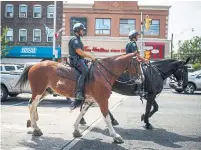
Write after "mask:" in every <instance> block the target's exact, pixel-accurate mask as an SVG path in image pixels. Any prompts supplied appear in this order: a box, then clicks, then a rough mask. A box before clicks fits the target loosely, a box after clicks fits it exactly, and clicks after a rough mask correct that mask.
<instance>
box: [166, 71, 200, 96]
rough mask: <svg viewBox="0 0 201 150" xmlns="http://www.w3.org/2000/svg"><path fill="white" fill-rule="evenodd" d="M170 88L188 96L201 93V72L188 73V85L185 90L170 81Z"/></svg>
mask: <svg viewBox="0 0 201 150" xmlns="http://www.w3.org/2000/svg"><path fill="white" fill-rule="evenodd" d="M169 86H170V87H171V88H173V89H175V91H177V92H179V93H181V92H183V91H184V93H186V94H193V93H194V92H195V91H201V70H198V71H194V72H189V73H188V85H187V87H186V88H185V89H183V88H181V87H179V86H177V83H176V82H174V81H170V83H169Z"/></svg>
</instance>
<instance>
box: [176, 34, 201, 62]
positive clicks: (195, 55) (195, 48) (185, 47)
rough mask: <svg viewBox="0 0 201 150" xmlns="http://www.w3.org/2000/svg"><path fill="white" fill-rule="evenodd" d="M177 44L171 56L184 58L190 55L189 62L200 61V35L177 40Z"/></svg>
mask: <svg viewBox="0 0 201 150" xmlns="http://www.w3.org/2000/svg"><path fill="white" fill-rule="evenodd" d="M178 46H179V48H178V52H177V53H173V58H177V59H182V60H186V59H187V58H188V57H189V56H190V57H191V60H190V62H189V63H191V64H195V63H201V37H198V36H195V37H193V38H192V39H190V40H185V41H184V42H181V41H179V42H178Z"/></svg>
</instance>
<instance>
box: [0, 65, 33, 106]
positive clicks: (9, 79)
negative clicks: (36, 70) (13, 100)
mask: <svg viewBox="0 0 201 150" xmlns="http://www.w3.org/2000/svg"><path fill="white" fill-rule="evenodd" d="M32 64H35V63H26V64H24V67H26V66H28V65H32ZM7 66H9V67H7ZM11 67H12V69H11ZM24 67H23V66H19V65H6V64H1V68H2V70H3V68H4V69H6V68H10V70H9V69H8V70H6V71H5V70H3V71H1V95H0V96H1V101H2V102H3V101H6V100H7V98H8V96H10V97H16V96H17V95H19V94H20V93H31V89H30V86H29V84H27V85H26V86H25V87H24V88H20V87H19V86H17V87H15V85H16V83H17V81H18V79H19V78H20V75H21V73H22V71H23V70H24ZM13 69H14V70H13Z"/></svg>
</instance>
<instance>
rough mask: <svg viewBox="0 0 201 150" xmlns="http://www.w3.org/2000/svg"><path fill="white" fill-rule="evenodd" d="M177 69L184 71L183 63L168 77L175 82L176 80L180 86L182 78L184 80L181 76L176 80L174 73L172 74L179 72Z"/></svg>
mask: <svg viewBox="0 0 201 150" xmlns="http://www.w3.org/2000/svg"><path fill="white" fill-rule="evenodd" d="M179 71H181V72H182V73H183V72H184V65H182V66H181V67H179V68H178V69H177V70H176V71H175V72H174V73H172V74H173V75H172V76H174V77H172V76H170V77H169V78H170V79H171V80H173V81H175V82H178V85H179V86H181V84H182V83H183V80H184V79H183V78H181V80H177V79H175V78H176V77H175V75H174V74H176V73H177V72H179Z"/></svg>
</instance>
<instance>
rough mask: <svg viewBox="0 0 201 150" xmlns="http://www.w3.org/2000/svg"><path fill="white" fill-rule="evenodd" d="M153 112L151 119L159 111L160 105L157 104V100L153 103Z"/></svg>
mask: <svg viewBox="0 0 201 150" xmlns="http://www.w3.org/2000/svg"><path fill="white" fill-rule="evenodd" d="M152 106H153V110H152V111H151V112H150V114H149V117H151V116H152V115H153V114H154V113H155V112H157V111H158V104H157V103H156V100H154V101H153V104H152Z"/></svg>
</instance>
